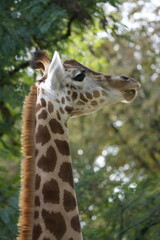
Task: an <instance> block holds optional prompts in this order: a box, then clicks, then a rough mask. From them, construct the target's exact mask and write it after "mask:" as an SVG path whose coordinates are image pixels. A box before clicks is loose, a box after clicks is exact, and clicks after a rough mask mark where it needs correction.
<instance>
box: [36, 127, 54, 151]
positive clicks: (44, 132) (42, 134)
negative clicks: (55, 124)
mask: <svg viewBox="0 0 160 240" xmlns="http://www.w3.org/2000/svg"><path fill="white" fill-rule="evenodd" d="M50 139H51V136H50V133H49V131H48V128H47V127H46V126H43V125H39V126H38V129H37V133H36V143H41V144H42V146H43V145H44V144H46V143H47V142H48V141H49V140H50Z"/></svg>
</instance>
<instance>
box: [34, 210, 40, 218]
mask: <svg viewBox="0 0 160 240" xmlns="http://www.w3.org/2000/svg"><path fill="white" fill-rule="evenodd" d="M38 217H39V212H38V211H35V212H34V218H35V219H36V218H38Z"/></svg>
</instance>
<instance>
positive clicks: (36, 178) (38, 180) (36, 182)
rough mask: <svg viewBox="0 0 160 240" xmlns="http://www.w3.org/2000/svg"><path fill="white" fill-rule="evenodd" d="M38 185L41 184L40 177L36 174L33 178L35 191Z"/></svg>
mask: <svg viewBox="0 0 160 240" xmlns="http://www.w3.org/2000/svg"><path fill="white" fill-rule="evenodd" d="M40 183H41V177H40V176H39V175H38V174H36V177H35V190H38V189H39V187H40Z"/></svg>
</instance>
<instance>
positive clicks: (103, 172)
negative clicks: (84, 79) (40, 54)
mask: <svg viewBox="0 0 160 240" xmlns="http://www.w3.org/2000/svg"><path fill="white" fill-rule="evenodd" d="M158 2H159V1H157V0H150V1H149V0H129V1H127V0H124V1H121V0H102V1H98V0H74V1H73V0H53V1H51V0H32V1H30V0H23V1H22V0H14V1H13V0H7V1H6V0H1V2H0V68H1V70H0V240H3V239H4V240H14V239H16V234H17V227H16V223H17V219H18V214H19V212H18V196H19V190H20V162H21V159H22V156H21V147H20V135H21V124H22V122H21V111H22V104H23V100H24V97H25V95H26V94H28V92H29V88H30V86H31V84H32V83H34V82H35V79H36V75H37V74H36V73H34V72H33V70H32V69H31V68H30V67H29V65H28V59H29V56H28V55H29V53H30V52H31V51H34V50H36V49H45V50H46V51H47V53H48V54H49V55H50V57H52V55H53V52H54V51H55V50H58V51H59V53H60V54H61V57H62V59H65V57H66V56H68V57H69V58H74V59H76V60H78V61H80V62H81V63H82V64H84V65H86V66H88V67H89V68H92V69H94V70H95V71H101V72H105V73H110V74H122V75H128V76H131V77H134V78H135V79H136V80H137V81H138V82H140V83H141V85H142V87H141V89H140V90H139V92H138V96H137V98H136V100H135V101H134V102H133V103H131V104H122V103H119V104H117V105H113V106H106V108H105V109H103V110H101V111H99V112H97V113H95V114H92V115H88V116H83V117H79V118H75V119H71V120H69V129H70V145H71V151H72V159H73V165H74V177H75V183H76V191H77V195H78V202H79V209H80V215H81V224H82V230H83V235H84V240H91V239H92V240H159V239H160V184H159V182H160V173H159V172H160V101H159V99H160V77H159V75H160V24H159V21H160V5H159V3H158Z"/></svg>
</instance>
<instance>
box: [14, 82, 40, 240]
mask: <svg viewBox="0 0 160 240" xmlns="http://www.w3.org/2000/svg"><path fill="white" fill-rule="evenodd" d="M36 99H37V88H36V87H35V85H33V86H32V87H31V91H30V94H29V95H28V96H27V97H26V98H25V101H24V107H23V128H22V137H21V142H22V153H23V155H24V159H23V160H22V163H21V186H23V188H22V187H21V194H20V206H21V209H20V218H19V223H18V226H19V237H18V239H19V240H27V239H29V238H30V236H31V231H30V229H31V224H32V214H33V202H32V199H33V197H31V196H33V192H34V191H33V189H34V162H35V145H34V131H35V105H36ZM22 236H23V237H22Z"/></svg>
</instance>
